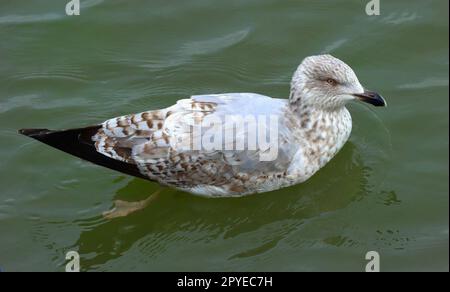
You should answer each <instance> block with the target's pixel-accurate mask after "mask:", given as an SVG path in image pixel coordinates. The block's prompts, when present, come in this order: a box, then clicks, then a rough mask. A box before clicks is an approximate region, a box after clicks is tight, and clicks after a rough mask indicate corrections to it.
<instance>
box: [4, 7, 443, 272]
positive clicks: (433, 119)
mask: <svg viewBox="0 0 450 292" xmlns="http://www.w3.org/2000/svg"><path fill="white" fill-rule="evenodd" d="M64 2H65V1H56V0H54V1H50V0H45V1H44V0H43V1H33V3H31V1H25V0H20V1H2V2H1V3H0V39H1V40H2V41H1V42H0V185H1V191H0V267H1V268H2V270H5V271H24V270H32V271H63V270H64V265H65V259H64V258H65V254H66V252H67V251H69V250H75V251H78V252H79V253H80V255H81V269H82V270H84V271H171V270H181V271H192V270H201V271H221V270H225V271H270V270H281V271H324V270H325V271H362V270H364V267H365V264H366V261H365V259H364V257H365V254H366V252H367V251H370V250H376V251H378V252H379V253H380V255H381V263H382V264H381V269H382V270H384V271H405V270H406V271H412V270H414V271H417V270H427V271H429V270H441V271H442V270H446V271H448V258H449V253H448V247H449V234H448V226H449V225H448V207H449V200H448V191H449V181H448V175H449V172H448V161H449V160H448V159H449V157H448V149H449V145H448V140H449V139H448V130H449V123H448V121H449V115H448V106H449V99H448V80H449V75H448V68H449V61H448V33H449V30H448V19H449V15H448V2H447V1H443V0H434V1H395V2H394V3H393V1H383V0H381V4H382V7H381V15H380V16H372V17H369V16H367V15H366V14H365V7H364V6H365V3H366V1H276V0H270V1H269V0H263V1H207V0H198V1H162V0H159V1H133V3H130V1H125V0H120V1H119V0H115V1H101V0H96V1H94V0H90V1H89V0H86V1H83V0H82V1H81V3H82V8H81V15H80V16H73V17H68V16H66V15H65V12H64V6H65V3H64ZM318 53H331V54H333V55H335V56H337V57H339V58H341V59H343V60H345V61H346V62H347V63H349V64H350V65H351V66H352V67H353V68H354V69H355V71H356V72H357V74H358V76H359V78H360V81H361V82H362V83H363V84H364V85H365V86H366V87H368V88H370V89H373V90H377V91H379V92H380V93H382V94H383V95H384V96H385V97H386V99H387V101H388V104H389V107H388V108H386V109H379V108H376V109H375V108H369V107H367V106H365V105H360V104H353V105H351V106H350V111H351V113H352V116H353V121H354V130H353V133H352V136H351V138H350V140H349V142H348V143H347V144H346V146H345V147H344V148H343V149H342V151H341V152H340V153H339V154H338V155H337V157H336V158H335V159H334V160H333V161H332V162H330V163H329V165H327V166H326V167H325V168H324V169H322V170H321V171H320V172H319V173H317V174H316V175H315V176H314V177H313V178H311V179H310V180H309V181H307V182H306V183H304V184H301V185H297V186H293V187H290V188H286V189H283V190H279V191H275V192H271V193H267V194H261V195H255V196H250V197H246V198H238V199H235V198H234V199H231V198H230V199H204V198H198V197H195V196H192V195H189V194H186V193H183V192H180V191H176V190H172V189H165V190H163V192H162V194H161V196H160V198H159V199H158V200H156V201H154V202H153V204H152V205H151V206H149V207H147V208H146V209H145V210H143V211H141V212H138V213H135V214H132V215H130V216H128V217H126V218H120V219H116V220H110V221H108V220H105V219H103V218H102V217H101V213H102V212H103V211H105V210H108V209H109V208H111V206H112V202H113V201H114V200H115V199H122V200H128V201H136V200H139V199H143V198H145V197H147V196H148V195H149V194H151V193H152V192H154V191H156V190H157V189H158V188H159V186H158V185H157V184H155V183H152V182H148V181H144V180H140V179H136V178H132V177H128V176H125V175H123V174H120V173H117V172H113V171H110V170H108V169H104V168H101V167H97V166H95V165H92V164H90V163H87V162H84V161H80V160H79V159H76V158H74V157H71V156H69V155H66V154H64V153H62V152H58V151H56V150H54V149H51V148H49V147H47V146H45V145H42V144H39V143H37V142H35V141H32V140H30V139H27V138H26V137H22V136H19V135H18V134H17V132H16V131H17V129H19V128H24V127H43V128H55V129H60V128H70V127H80V126H86V125H89V124H94V123H99V122H102V121H103V120H105V119H107V118H110V117H114V116H118V115H123V114H127V113H132V112H139V111H143V110H148V109H157V108H161V107H166V106H169V105H171V104H173V103H174V102H175V101H176V100H177V99H180V98H186V97H188V96H190V95H194V94H202V93H221V92H239V91H245V92H257V93H261V94H266V95H271V96H274V97H280V98H287V97H288V94H289V82H290V78H291V75H292V73H293V71H294V70H295V68H296V67H297V65H298V64H299V63H300V61H301V60H302V58H304V57H305V56H308V55H311V54H318Z"/></svg>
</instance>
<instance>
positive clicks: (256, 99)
mask: <svg viewBox="0 0 450 292" xmlns="http://www.w3.org/2000/svg"><path fill="white" fill-rule="evenodd" d="M284 105H285V101H284V100H276V99H271V98H269V97H266V96H261V95H257V94H250V93H248V94H246V93H244V94H222V95H204V96H193V97H192V98H191V99H183V100H180V101H178V102H177V104H175V105H174V106H171V107H169V108H166V109H162V110H157V111H149V112H143V113H139V114H134V115H127V116H123V117H118V118H115V119H111V120H108V121H106V122H104V123H103V125H102V128H101V129H100V130H99V131H98V132H97V134H96V135H95V136H94V137H93V140H94V141H95V147H96V149H97V151H98V152H100V153H102V154H103V155H106V156H108V157H111V158H113V159H116V160H120V161H124V162H127V163H132V164H135V165H136V166H137V167H138V168H139V170H140V171H141V173H142V174H143V175H145V176H147V177H148V178H150V179H152V180H157V181H159V182H160V183H162V184H168V185H173V186H177V187H182V188H190V187H194V186H196V185H202V184H207V185H215V186H220V185H223V184H225V183H229V182H230V181H231V180H233V178H234V177H235V175H236V173H237V172H240V171H242V172H244V173H247V172H248V171H264V169H265V168H267V171H271V169H270V168H273V167H278V166H277V165H275V164H273V163H267V164H261V163H260V162H259V161H258V159H257V155H255V154H257V152H258V151H254V152H253V153H250V152H248V151H247V152H245V151H244V153H243V152H235V151H220V150H211V151H205V150H192V141H194V140H195V139H196V138H199V137H196V135H197V134H196V133H204V132H205V131H204V130H205V129H204V128H202V129H201V131H197V132H196V131H194V129H195V127H203V126H198V125H199V124H200V122H201V121H202V120H203V119H205V117H208V118H210V117H211V116H213V117H217V118H219V119H223V117H224V116H225V115H227V114H237V113H250V114H255V115H256V114H268V113H275V114H278V113H279V112H280V109H281V108H282V107H283V106H284ZM244 134H245V133H244ZM200 135H201V134H200ZM241 136H245V135H241ZM200 138H201V137H200ZM236 162H239V165H238V166H236Z"/></svg>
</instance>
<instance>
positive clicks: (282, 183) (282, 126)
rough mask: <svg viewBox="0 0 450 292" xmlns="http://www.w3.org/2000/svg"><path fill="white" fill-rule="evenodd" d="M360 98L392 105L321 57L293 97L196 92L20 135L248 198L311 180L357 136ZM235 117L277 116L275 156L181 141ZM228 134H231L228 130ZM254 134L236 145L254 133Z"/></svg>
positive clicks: (301, 76) (309, 63)
mask: <svg viewBox="0 0 450 292" xmlns="http://www.w3.org/2000/svg"><path fill="white" fill-rule="evenodd" d="M354 99H357V100H361V101H363V102H367V103H370V104H372V105H374V106H385V105H386V102H385V101H384V99H383V98H382V97H381V96H380V95H379V94H377V93H375V92H370V91H368V90H365V89H364V88H363V87H362V86H361V84H360V83H359V81H358V78H357V77H356V75H355V73H354V72H353V70H352V69H351V68H350V67H349V66H348V65H347V64H345V63H344V62H342V61H341V60H339V59H337V58H335V57H333V56H331V55H319V56H310V57H307V58H305V59H304V60H303V61H302V63H301V64H300V66H299V67H298V68H297V70H296V71H295V73H294V76H293V77H292V82H291V91H290V96H289V99H276V98H271V97H268V96H264V95H260V94H255V93H227V94H207V95H196V96H192V97H191V98H190V99H182V100H179V101H178V102H177V103H176V104H175V105H173V106H170V107H168V108H165V109H160V110H151V111H146V112H142V113H138V114H131V115H126V116H121V117H117V118H113V119H110V120H107V121H105V122H104V123H102V124H101V125H96V126H91V127H87V128H81V129H70V130H62V131H50V130H47V129H23V130H20V133H22V134H24V135H27V136H30V137H32V138H34V139H37V140H39V141H41V142H43V143H46V144H48V145H50V146H53V147H56V148H58V149H60V150H62V151H65V152H67V153H70V154H72V155H75V156H78V157H80V158H82V159H85V160H89V161H91V162H93V163H96V164H98V165H101V166H105V167H108V168H111V169H114V170H117V171H121V172H123V173H126V174H129V175H133V176H137V177H141V178H144V179H148V180H152V181H157V182H159V183H160V184H162V185H167V186H172V187H175V188H178V189H181V190H184V191H187V192H191V193H194V194H197V195H201V196H206V197H231V196H243V195H248V194H253V193H261V192H267V191H271V190H276V189H279V188H282V187H286V186H290V185H294V184H298V183H301V182H304V181H305V180H307V179H308V178H310V177H311V176H312V175H313V174H314V173H315V172H317V171H318V170H319V169H320V168H321V167H323V166H324V165H325V164H326V163H327V162H328V161H330V160H331V159H332V158H333V157H334V156H335V155H336V153H337V152H338V151H339V150H340V149H341V148H342V146H343V145H344V144H345V142H346V141H347V139H348V137H349V135H350V132H351V129H352V119H351V116H350V113H349V112H348V110H347V109H346V107H345V105H346V104H347V102H349V101H351V100H354ZM234 114H241V115H247V116H248V115H250V116H261V115H266V116H268V115H270V116H275V117H277V118H278V119H277V125H276V128H277V130H278V132H277V141H278V144H277V145H278V149H277V156H276V159H274V160H271V161H262V160H261V158H260V155H258V154H261V153H262V152H264V151H266V150H267V149H262V148H261V147H257V148H256V149H244V150H239V151H238V150H235V151H233V150H225V149H213V150H208V151H206V150H202V149H200V150H192V149H187V148H186V147H184V146H186V145H184V144H183V143H180V141H183V140H184V139H186V137H192V135H193V133H194V132H195V130H198V129H196V128H195V127H204V125H201V123H198V122H201V121H203V120H205V119H206V118H211V117H213V118H217V119H216V120H219V121H224V120H225V117H226V116H227V115H234ZM224 123H225V122H224ZM223 129H225V130H224V131H228V130H229V129H228V128H227V127H226V125H224V127H223ZM227 129H228V130H227ZM200 130H204V129H200ZM249 131H250V130H249V128H246V129H244V130H243V131H241V132H240V133H239V135H235V136H236V137H235V140H239V139H243V138H245V137H248V136H250V135H251V134H252V133H250V132H249ZM195 133H201V134H200V135H205V134H204V133H205V132H204V131H198V132H195ZM237 142H238V141H233V143H234V144H236V143H237Z"/></svg>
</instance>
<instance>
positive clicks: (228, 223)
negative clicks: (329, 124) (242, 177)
mask: <svg viewBox="0 0 450 292" xmlns="http://www.w3.org/2000/svg"><path fill="white" fill-rule="evenodd" d="M363 163H364V162H363V160H362V159H361V155H360V153H358V151H357V150H356V148H355V146H354V145H352V144H350V143H349V144H347V145H346V146H345V147H344V149H343V150H342V151H341V153H339V155H338V156H337V157H336V158H335V160H334V161H333V162H332V163H330V165H329V166H327V167H326V168H324V169H323V170H322V171H320V172H319V173H318V174H317V175H316V176H315V177H314V178H312V179H311V180H310V181H308V182H306V183H304V184H301V185H297V186H294V187H290V188H287V189H284V190H283V191H281V192H280V191H278V192H272V193H267V194H260V195H255V196H249V197H245V198H239V199H234V198H231V199H203V198H197V197H194V196H191V195H188V194H184V193H181V192H177V191H173V190H169V191H167V194H164V192H163V193H162V194H161V196H160V197H159V198H158V200H156V201H154V202H153V203H152V204H151V205H150V206H148V207H147V208H146V209H144V210H142V211H140V212H137V213H133V214H131V215H129V216H127V217H125V218H119V219H115V220H111V221H107V220H103V219H99V218H98V217H96V218H89V219H86V220H82V221H79V222H78V223H77V224H88V225H89V224H92V228H87V230H86V231H83V232H81V234H80V237H79V239H78V240H77V241H76V242H75V243H74V245H73V248H76V249H77V250H78V251H79V252H80V254H81V257H82V262H83V267H84V269H86V270H90V269H92V268H95V267H100V266H101V265H102V264H104V263H106V262H108V261H110V260H113V259H115V258H117V257H120V256H121V255H122V254H124V253H126V252H127V251H128V250H129V249H130V248H131V247H133V246H134V245H138V247H137V250H138V252H139V253H142V256H143V257H145V258H147V259H151V258H154V257H158V255H160V254H161V253H163V252H164V251H166V249H167V248H168V246H172V244H173V243H176V244H177V246H178V247H179V248H180V249H183V246H185V245H186V244H188V245H192V244H194V245H195V244H196V243H207V244H209V245H214V244H215V240H217V239H222V240H229V239H233V238H235V237H241V239H242V237H246V236H247V235H248V236H249V237H253V236H254V235H252V233H253V232H254V231H257V230H260V229H267V230H268V231H269V232H264V234H265V235H264V236H263V237H261V238H258V240H256V241H252V242H251V243H250V244H249V245H248V246H241V247H240V248H239V250H238V251H237V252H236V251H234V252H230V253H229V255H228V258H229V259H230V260H232V259H234V258H242V257H249V256H254V255H257V254H261V253H264V252H266V251H268V250H270V249H272V248H274V247H275V246H276V245H277V243H278V242H279V241H280V240H282V239H283V238H285V237H286V236H288V235H289V234H290V233H291V232H297V231H298V230H299V229H301V226H302V225H303V224H305V221H306V220H311V219H312V218H314V217H317V216H320V215H321V214H323V213H326V212H333V211H335V210H338V209H341V208H345V207H346V206H347V205H348V204H350V203H351V202H352V201H355V200H361V198H362V197H363V196H364V195H365V194H367V193H368V191H367V190H366V189H365V188H366V186H367V184H368V176H370V173H371V169H370V167H367V166H364V164H363ZM324 182H327V183H324ZM148 185H149V183H147V182H144V181H142V180H138V179H133V180H131V181H130V182H129V184H128V185H127V186H125V187H124V188H122V189H119V190H118V191H117V196H116V199H118V198H121V199H123V197H124V194H130V195H131V196H135V197H138V196H142V190H143V189H146V192H148V193H151V191H152V190H148V191H147V187H148ZM333 189H338V190H339V193H335V196H331V197H330V193H331V194H332V193H333ZM277 196H283V197H284V198H283V200H277V199H276V198H277ZM128 199H129V196H128ZM230 210H232V212H230ZM221 214H227V215H225V216H221ZM269 214H270V216H268V215H269ZM99 220H100V222H99ZM85 227H86V226H84V229H86V228H85ZM280 227H282V228H280Z"/></svg>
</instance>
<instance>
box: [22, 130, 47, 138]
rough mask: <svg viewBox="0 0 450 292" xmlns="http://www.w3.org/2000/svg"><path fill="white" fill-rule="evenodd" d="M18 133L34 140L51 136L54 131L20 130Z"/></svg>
mask: <svg viewBox="0 0 450 292" xmlns="http://www.w3.org/2000/svg"><path fill="white" fill-rule="evenodd" d="M18 132H19V134H22V135H25V136H28V137H32V138H33V137H37V136H42V135H45V134H49V133H51V132H52V131H50V130H49V129H20V130H19V131H18Z"/></svg>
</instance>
